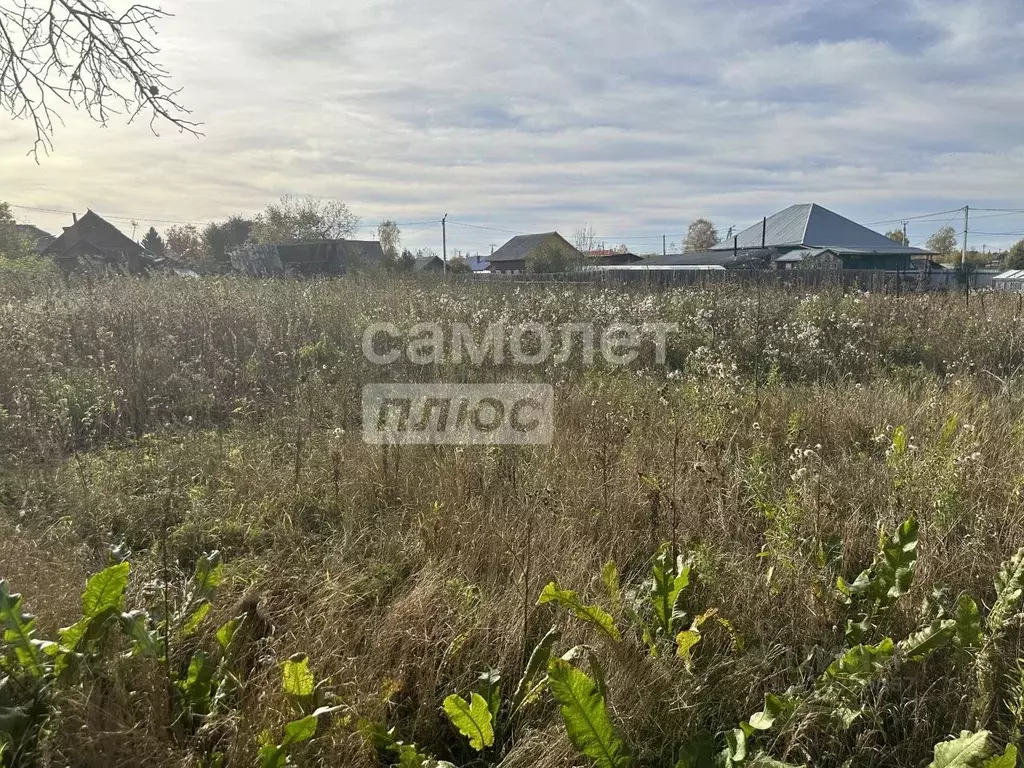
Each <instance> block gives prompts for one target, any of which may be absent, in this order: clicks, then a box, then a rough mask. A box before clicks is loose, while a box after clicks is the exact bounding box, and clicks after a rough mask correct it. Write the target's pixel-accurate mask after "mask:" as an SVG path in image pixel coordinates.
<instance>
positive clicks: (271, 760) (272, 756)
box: [260, 744, 288, 768]
mask: <svg viewBox="0 0 1024 768" xmlns="http://www.w3.org/2000/svg"><path fill="white" fill-rule="evenodd" d="M287 761H288V754H287V752H285V748H284V747H282V746H281V745H280V744H265V745H264V746H262V747H260V768H284V766H286V765H287V764H288V762H287Z"/></svg>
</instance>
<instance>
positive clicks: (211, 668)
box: [175, 651, 217, 715]
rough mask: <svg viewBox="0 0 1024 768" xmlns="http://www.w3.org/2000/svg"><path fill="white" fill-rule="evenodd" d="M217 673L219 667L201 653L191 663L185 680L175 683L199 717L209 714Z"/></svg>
mask: <svg viewBox="0 0 1024 768" xmlns="http://www.w3.org/2000/svg"><path fill="white" fill-rule="evenodd" d="M216 671H217V666H216V665H215V664H214V663H213V662H212V661H211V660H210V659H209V657H208V656H207V655H206V654H205V653H203V652H202V651H199V652H197V653H196V654H195V655H194V656H193V657H192V659H191V661H189V665H188V672H186V674H185V678H184V679H182V680H178V681H177V682H176V683H175V685H176V686H177V687H178V690H180V691H181V693H182V695H183V697H184V699H185V701H186V702H187V703H188V706H189V708H190V709H191V710H192V712H193V713H195V714H198V715H205V714H207V713H209V711H210V704H211V699H210V694H211V692H212V691H211V687H212V683H213V675H214V673H215V672H216Z"/></svg>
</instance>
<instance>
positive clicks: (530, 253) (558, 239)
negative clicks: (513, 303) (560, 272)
mask: <svg viewBox="0 0 1024 768" xmlns="http://www.w3.org/2000/svg"><path fill="white" fill-rule="evenodd" d="M546 257H564V259H565V260H566V261H567V262H570V263H572V262H578V261H580V260H582V258H583V254H581V253H580V252H579V251H577V250H576V249H575V248H574V247H573V246H572V244H571V243H570V242H569V241H568V240H566V239H565V238H564V237H562V236H561V235H560V234H558V233H557V232H542V233H540V234H537V235H516V236H515V237H513V238H512V239H511V240H509V241H508V242H507V243H505V244H504V245H503V246H501V248H499V249H498V250H496V251H495V252H494V253H492V254H491V256H490V258H489V259H488V261H489V262H490V265H491V272H525V271H527V270H528V269H530V265H531V262H533V261H534V260H536V259H541V258H546Z"/></svg>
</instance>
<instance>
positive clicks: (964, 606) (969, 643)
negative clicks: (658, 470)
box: [954, 595, 985, 648]
mask: <svg viewBox="0 0 1024 768" xmlns="http://www.w3.org/2000/svg"><path fill="white" fill-rule="evenodd" d="M984 639H985V636H984V630H983V628H982V623H981V611H979V610H978V604H977V603H976V602H974V599H973V598H972V597H971V596H970V595H960V597H959V598H958V599H957V601H956V638H955V640H954V642H955V643H956V645H957V647H958V648H981V644H982V642H983V641H984Z"/></svg>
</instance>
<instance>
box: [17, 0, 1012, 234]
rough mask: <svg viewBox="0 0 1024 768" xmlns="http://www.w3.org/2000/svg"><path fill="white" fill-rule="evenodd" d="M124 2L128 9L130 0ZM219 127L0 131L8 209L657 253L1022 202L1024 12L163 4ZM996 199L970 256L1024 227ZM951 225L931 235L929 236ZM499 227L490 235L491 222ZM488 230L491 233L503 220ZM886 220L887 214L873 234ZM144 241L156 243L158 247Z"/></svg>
mask: <svg viewBox="0 0 1024 768" xmlns="http://www.w3.org/2000/svg"><path fill="white" fill-rule="evenodd" d="M109 2H110V3H111V4H112V5H113V6H114V7H120V6H121V5H123V4H124V3H123V0H109ZM164 8H165V10H168V11H170V12H172V13H174V14H175V15H174V17H173V18H171V19H168V20H166V21H164V22H163V23H162V25H161V26H160V42H161V45H162V47H163V54H162V56H163V58H162V61H163V63H164V64H165V65H166V67H167V68H168V69H170V70H171V71H172V73H173V76H174V82H175V83H176V84H177V85H178V86H180V87H182V88H183V89H184V90H183V92H182V96H181V98H182V100H183V101H184V102H185V103H186V104H187V106H189V107H190V108H191V109H192V110H193V111H194V113H195V115H196V117H197V119H199V120H201V121H202V122H203V128H202V130H203V132H204V133H205V136H204V137H203V138H201V139H195V138H193V137H189V136H178V135H175V134H174V133H173V132H171V131H163V132H162V135H161V136H160V137H159V138H158V137H154V136H153V135H152V134H151V133H150V132H149V130H148V128H147V126H146V125H145V123H142V124H138V125H132V126H126V125H123V124H112V125H110V126H109V127H107V128H100V127H98V126H96V125H94V124H91V123H89V122H88V121H86V120H85V119H82V118H76V117H75V116H73V115H67V114H65V115H64V117H65V119H66V121H67V125H66V127H64V128H58V130H57V134H56V137H55V143H56V150H55V152H54V153H53V154H52V155H51V156H50V157H44V158H42V159H41V160H40V163H39V165H37V164H36V163H35V162H34V161H33V159H32V158H30V157H27V156H25V152H26V151H27V150H28V149H29V148H30V147H31V142H32V138H33V133H32V131H31V128H30V126H29V125H27V124H25V123H18V122H11V121H8V122H6V123H5V124H4V128H3V129H2V130H0V182H2V183H0V198H6V199H8V200H9V201H10V202H12V203H15V204H17V205H19V206H26V207H21V208H18V209H16V214H17V215H18V216H19V218H21V219H22V220H23V221H29V222H34V223H37V224H39V225H41V226H44V227H46V228H48V229H50V230H53V231H58V232H59V227H60V226H61V225H62V224H63V225H66V224H68V223H70V222H69V221H68V219H69V217H68V216H65V215H61V214H54V213H45V212H42V211H33V210H30V208H31V207H35V208H47V209H53V210H57V211H71V210H78V211H82V210H84V209H85V208H86V207H91V208H93V209H94V210H96V211H97V212H99V213H101V214H104V215H108V216H112V217H113V216H119V217H124V219H123V220H118V221H117V222H116V223H118V224H124V228H126V229H127V230H129V231H130V225H128V224H127V223H126V221H127V219H129V218H134V219H136V220H137V221H138V222H139V223H140V225H142V226H143V227H146V226H148V225H149V224H151V223H155V224H156V226H157V228H158V229H163V228H165V227H166V226H167V224H166V223H165V222H171V221H182V222H196V223H202V222H206V221H210V220H211V219H217V218H222V217H225V216H227V215H229V214H233V213H246V214H249V213H253V212H255V211H256V210H258V209H259V208H261V207H262V206H263V205H265V204H266V203H267V202H269V201H271V200H273V199H276V198H278V197H279V196H281V195H283V194H294V195H307V194H308V195H315V196H318V197H324V198H333V199H339V200H343V201H346V202H347V203H348V204H349V205H350V207H351V208H352V210H353V211H354V212H355V213H357V214H358V215H359V216H361V217H362V221H363V224H364V225H366V228H365V229H364V230H362V233H363V234H364V235H366V236H368V235H369V233H370V232H371V231H372V230H373V229H374V227H375V225H376V223H377V222H378V221H379V220H380V219H381V218H391V219H394V220H397V221H399V222H401V223H402V224H403V227H402V229H403V232H404V235H405V236H404V241H405V243H406V244H407V245H410V246H413V247H416V246H425V247H427V246H428V247H434V248H436V249H437V250H440V240H441V232H440V226H439V225H438V224H437V223H436V222H438V221H439V220H440V218H441V216H442V215H443V214H445V213H447V214H448V215H449V222H450V224H449V227H448V244H449V248H450V249H454V248H458V249H461V250H463V251H469V252H476V251H477V250H480V251H481V252H485V253H486V252H487V251H488V250H489V246H490V244H492V243H497V244H500V243H501V242H503V241H504V240H505V239H506V238H507V237H509V236H510V235H509V234H508V233H507V232H503V231H500V230H508V231H510V232H520V231H534V232H536V231H546V230H551V229H558V230H560V231H561V232H562V233H563V234H566V235H568V236H571V233H572V231H573V229H574V228H575V227H576V226H577V225H579V224H580V223H582V222H589V223H590V224H591V225H592V226H593V228H594V230H595V231H596V233H597V234H598V236H599V237H600V238H602V239H604V240H605V241H606V242H607V243H608V244H609V245H612V244H616V243H626V244H628V245H630V246H631V247H632V248H633V249H634V250H639V251H645V250H660V248H661V235H662V234H666V235H668V240H669V241H670V242H679V241H680V240H681V238H682V233H683V232H685V229H686V225H687V224H688V222H689V221H691V220H692V219H693V218H695V217H697V216H708V217H710V218H712V219H713V220H714V221H715V223H716V224H717V225H718V227H719V229H720V230H721V231H722V232H723V233H724V231H725V230H727V229H728V228H729V226H731V225H736V226H739V227H744V226H746V225H749V224H751V223H752V222H754V221H756V220H759V219H760V217H761V216H763V215H768V214H771V213H773V212H774V211H776V210H778V209H780V208H782V207H785V206H787V205H790V204H792V203H800V202H818V203H820V204H822V205H825V206H827V207H829V208H832V209H833V210H835V211H837V212H839V213H841V214H844V215H847V216H850V217H851V218H854V219H856V220H858V221H860V222H862V223H866V224H868V223H870V224H874V223H875V222H882V221H883V220H887V219H901V218H904V217H910V216H915V215H921V214H929V213H932V212H937V211H946V210H949V209H955V208H958V207H961V206H963V205H965V204H969V205H971V206H972V207H978V208H993V209H995V208H1009V209H1013V208H1024V194H1022V187H1024V184H1022V182H1024V46H1022V45H1021V40H1024V3H1022V2H1021V0H778V1H777V2H776V1H774V0H485V1H483V2H481V1H480V0H477V1H476V2H468V0H374V1H372V2H371V1H370V0H344V2H338V1H336V0H290V1H289V2H279V1H278V0H217V1H216V2H213V1H212V0H165V1H164ZM997 213H998V212H996V211H989V212H985V211H979V212H978V213H977V214H975V215H976V216H977V223H976V224H973V225H972V230H977V231H978V232H979V234H978V235H972V242H973V243H975V244H977V245H979V246H980V245H981V244H982V243H984V244H987V245H990V246H992V245H999V244H1004V243H1007V242H1012V241H1014V240H1016V239H1018V235H1017V234H1015V233H1021V234H1024V214H1021V215H996V214H997ZM947 221H949V222H951V223H954V224H957V225H958V226H959V225H960V222H962V216H958V215H954V214H944V215H943V216H936V217H932V218H929V219H924V220H914V221H912V222H911V224H910V226H909V232H910V236H911V240H912V242H914V243H920V242H921V241H923V239H924V238H925V237H927V235H928V234H930V233H931V232H932V231H934V230H935V229H937V228H938V227H939V226H941V225H942V224H944V223H946V222H947ZM468 225H474V226H468ZM481 227H488V228H490V229H484V228H481ZM875 228H877V229H881V230H884V229H886V228H887V225H886V224H885V223H879V224H877V225H876V226H875ZM140 236H141V233H140Z"/></svg>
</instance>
